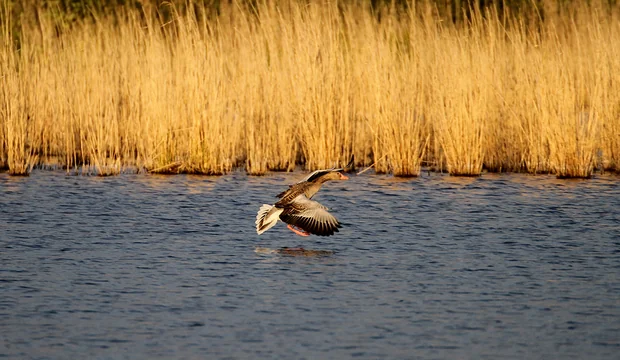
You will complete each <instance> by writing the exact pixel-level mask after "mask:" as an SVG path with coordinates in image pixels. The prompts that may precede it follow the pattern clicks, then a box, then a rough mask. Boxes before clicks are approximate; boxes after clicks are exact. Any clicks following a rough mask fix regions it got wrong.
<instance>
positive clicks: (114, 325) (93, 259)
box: [0, 171, 620, 359]
mask: <svg viewBox="0 0 620 360" xmlns="http://www.w3.org/2000/svg"><path fill="white" fill-rule="evenodd" d="M303 176H304V174H302V173H299V172H298V173H293V174H274V175H272V176H267V177H246V176H245V175H243V174H241V173H237V174H232V175H228V176H224V177H195V176H169V177H166V176H150V175H124V176H119V177H111V178H96V177H65V176H64V175H62V174H61V173H58V172H45V171H40V172H35V173H34V174H33V175H32V176H31V177H28V178H10V177H8V176H7V175H6V174H0V357H6V358H11V359H13V358H41V359H44V358H45V359H78V358H83V359H85V358H91V359H95V358H97V359H122V358H131V359H154V358H175V359H217V358H230V359H236V358H240V359H255V358H270V359H271V358H273V359H278V358H280V359H304V358H305V359H342V358H350V357H357V358H362V359H381V358H390V359H396V358H399V359H405V358H407V359H420V358H437V359H445V358H451V359H457V358H458V359H554V358H581V359H611V358H618V354H619V353H620V186H619V184H620V178H618V177H606V176H600V177H598V178H596V179H593V180H587V181H567V180H556V179H555V178H553V177H546V176H537V177H532V176H526V175H503V176H499V175H485V176H483V177H481V178H475V179H462V178H452V177H448V176H444V175H440V174H431V175H427V174H424V176H423V177H421V178H418V179H406V180H403V179H395V178H392V177H388V176H372V175H366V174H364V175H360V176H357V177H355V176H354V177H352V179H351V180H349V181H347V182H338V183H335V182H334V183H328V184H327V185H326V186H325V187H324V188H323V190H322V192H321V193H319V194H318V195H317V197H316V198H315V199H316V200H318V201H320V202H321V203H323V204H324V205H326V206H328V207H329V208H330V209H331V211H332V213H333V214H334V215H336V217H338V218H339V219H340V220H341V221H342V222H343V223H344V224H345V225H344V227H343V228H342V229H341V232H340V233H338V234H337V235H336V236H333V237H328V238H319V237H314V236H313V237H309V238H302V237H298V236H296V235H294V234H293V233H292V232H290V231H288V230H286V228H285V226H284V225H282V224H279V225H278V226H276V227H275V228H273V229H271V230H269V231H268V232H266V233H265V234H263V235H261V236H260V237H259V236H257V235H256V232H255V230H254V217H255V214H256V211H257V210H258V207H259V206H260V205H261V204H263V203H271V202H273V201H274V200H275V198H274V196H275V195H276V194H277V193H278V192H280V191H281V190H283V189H284V188H285V187H286V184H289V183H293V182H295V181H296V180H298V179H300V178H302V177H303ZM297 245H303V246H305V247H306V248H311V249H322V250H335V251H336V254H335V255H333V256H330V257H323V258H299V257H286V256H278V255H260V254H256V253H254V248H255V247H256V246H264V247H271V248H278V247H282V246H297Z"/></svg>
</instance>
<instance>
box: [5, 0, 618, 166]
mask: <svg viewBox="0 0 620 360" xmlns="http://www.w3.org/2000/svg"><path fill="white" fill-rule="evenodd" d="M599 5H601V4H598V5H597V4H596V3H593V5H592V6H590V7H588V6H586V5H580V4H579V3H575V4H574V5H571V6H572V7H573V8H572V9H571V10H572V11H567V12H566V13H561V14H557V13H549V14H547V16H546V17H545V20H544V21H542V20H540V19H539V20H536V19H537V17H536V16H535V15H536V14H531V15H532V16H531V17H530V20H529V21H530V23H527V24H526V23H525V22H524V21H522V20H521V19H520V18H511V17H510V16H507V17H501V16H499V14H496V13H493V12H487V13H483V12H481V11H476V9H474V12H473V13H474V15H473V17H472V19H471V21H470V22H469V23H467V24H457V25H455V24H452V23H450V22H446V21H442V20H441V19H440V18H439V17H438V16H437V15H436V14H435V9H434V7H432V6H424V5H420V6H418V7H412V8H411V9H409V10H408V12H404V11H403V10H398V9H389V8H385V9H382V10H381V12H380V16H379V15H377V14H376V13H375V14H373V13H372V12H371V11H370V10H369V9H368V8H366V7H363V6H361V5H343V4H339V6H338V5H337V4H335V3H333V2H326V3H322V2H310V3H309V4H301V3H299V4H298V3H295V2H291V3H287V4H286V5H280V6H277V5H275V4H274V3H270V4H264V3H262V2H258V3H257V5H256V8H247V7H245V6H244V5H241V4H237V3H234V2H233V3H232V4H228V3H226V4H222V8H221V9H220V15H219V16H218V18H217V19H211V20H210V21H199V20H198V19H199V18H200V19H203V18H204V16H196V14H194V13H192V12H188V13H186V14H177V15H176V17H175V18H174V20H173V21H171V22H164V21H163V20H161V19H160V17H159V16H158V15H157V13H156V12H149V11H145V13H144V14H141V13H139V12H137V11H133V10H127V9H119V10H118V12H117V13H116V14H114V16H109V17H106V16H100V17H96V20H94V21H84V22H81V23H75V24H73V25H72V28H71V27H69V26H65V27H64V29H68V30H65V31H63V32H60V33H57V31H56V27H55V24H54V22H53V21H52V19H51V18H50V14H47V13H46V12H45V11H44V10H41V11H40V15H41V16H39V17H38V19H37V22H36V23H33V24H30V23H25V24H24V26H23V28H22V29H21V31H20V34H21V35H20V36H21V38H20V42H19V45H17V43H15V42H14V41H13V40H12V39H13V37H14V36H13V35H14V34H13V33H12V27H11V24H10V21H5V22H4V23H3V28H2V31H1V32H0V36H1V39H0V40H1V41H0V44H1V50H0V52H1V53H0V60H2V61H1V64H0V71H1V75H0V87H1V89H0V105H1V106H0V168H3V167H8V169H9V171H10V173H12V174H27V173H28V172H29V171H30V170H31V169H32V167H33V166H36V165H37V164H40V163H41V162H42V161H43V159H46V158H49V157H54V158H58V159H61V164H60V166H62V167H63V168H65V169H67V171H68V172H78V173H89V174H97V175H102V176H107V175H115V174H119V173H121V172H123V171H124V170H126V169H132V171H134V170H145V171H150V172H157V173H197V174H210V175H217V174H225V173H227V172H230V171H232V170H233V169H235V168H237V167H244V168H245V170H246V171H247V172H248V173H249V174H252V175H261V174H265V173H266V172H268V171H292V170H293V169H295V167H296V165H302V166H303V167H304V168H306V169H308V170H313V169H317V168H326V167H331V166H333V165H335V164H344V163H346V162H347V160H348V159H349V157H350V155H351V154H355V155H356V159H357V161H358V165H370V164H372V163H375V162H376V170H377V172H383V173H386V172H389V173H393V174H394V175H397V176H417V175H418V174H419V173H420V170H421V166H422V164H424V163H426V164H429V165H431V167H432V168H433V169H435V170H445V171H448V172H449V173H451V174H453V175H467V176H471V175H474V176H476V175H480V174H481V173H482V171H483V169H486V170H488V171H525V172H530V173H553V174H555V175H557V176H558V177H590V176H592V174H593V173H594V171H595V170H596V169H600V170H609V171H619V170H620V136H618V134H619V133H620V105H618V104H620V78H619V76H620V75H619V74H620V22H618V21H617V20H616V19H617V16H618V15H620V11H618V9H611V10H609V11H610V12H607V11H606V12H602V11H601V10H599V9H601V7H600V6H599ZM8 6H9V2H8V1H6V0H4V1H3V13H2V14H4V15H6V14H7V13H8V12H7V10H6V9H7V7H8ZM196 9H197V11H199V12H200V11H201V8H200V7H196ZM173 13H174V11H173ZM198 15H200V14H198ZM379 18H380V19H381V20H380V21H379V20H378V19H379ZM29 24H30V25H29Z"/></svg>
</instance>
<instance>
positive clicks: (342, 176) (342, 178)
mask: <svg viewBox="0 0 620 360" xmlns="http://www.w3.org/2000/svg"><path fill="white" fill-rule="evenodd" d="M338 174H339V175H340V180H349V177H348V176H346V175H345V174H343V173H338Z"/></svg>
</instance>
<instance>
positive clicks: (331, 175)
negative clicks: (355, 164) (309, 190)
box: [324, 171, 349, 181]
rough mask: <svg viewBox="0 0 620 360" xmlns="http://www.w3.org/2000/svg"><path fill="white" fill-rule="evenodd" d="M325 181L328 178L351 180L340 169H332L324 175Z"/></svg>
mask: <svg viewBox="0 0 620 360" xmlns="http://www.w3.org/2000/svg"><path fill="white" fill-rule="evenodd" d="M324 179H325V181H327V180H349V177H348V176H346V175H345V174H343V173H341V172H340V171H331V172H328V173H327V174H325V175H324Z"/></svg>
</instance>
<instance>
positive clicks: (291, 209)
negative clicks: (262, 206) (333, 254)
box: [280, 194, 340, 236]
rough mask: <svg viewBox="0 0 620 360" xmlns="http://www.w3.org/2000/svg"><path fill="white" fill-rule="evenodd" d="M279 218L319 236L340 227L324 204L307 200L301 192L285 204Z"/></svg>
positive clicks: (329, 233)
mask: <svg viewBox="0 0 620 360" xmlns="http://www.w3.org/2000/svg"><path fill="white" fill-rule="evenodd" d="M280 220H282V221H284V222H285V223H287V224H290V225H293V226H297V227H299V228H301V229H303V230H305V231H307V232H309V233H311V234H314V235H319V236H330V235H334V233H335V232H338V228H339V227H340V223H339V222H338V219H336V218H335V217H334V216H333V215H332V214H330V213H329V212H328V211H327V208H326V207H325V206H323V205H321V204H319V203H318V202H316V201H313V200H309V199H308V198H307V197H306V196H305V195H303V194H301V195H298V196H297V197H296V198H295V199H294V200H293V201H291V202H290V203H289V204H287V206H286V208H284V211H282V213H281V214H280Z"/></svg>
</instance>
